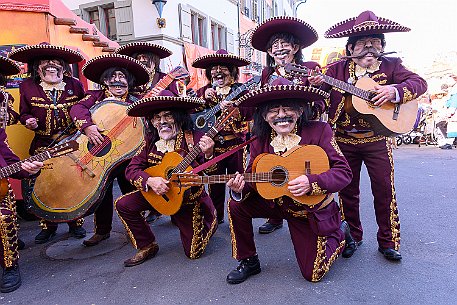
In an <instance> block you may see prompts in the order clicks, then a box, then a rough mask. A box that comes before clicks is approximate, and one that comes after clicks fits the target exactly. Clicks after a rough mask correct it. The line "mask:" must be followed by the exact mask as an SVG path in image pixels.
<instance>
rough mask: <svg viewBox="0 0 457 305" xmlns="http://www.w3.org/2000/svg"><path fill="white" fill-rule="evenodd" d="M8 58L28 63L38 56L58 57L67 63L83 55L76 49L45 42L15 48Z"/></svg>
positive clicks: (80, 59)
mask: <svg viewBox="0 0 457 305" xmlns="http://www.w3.org/2000/svg"><path fill="white" fill-rule="evenodd" d="M8 58H11V59H14V60H16V61H20V62H23V63H30V62H32V61H34V60H35V59H40V58H60V59H62V60H63V61H65V62H66V63H68V64H74V63H77V62H80V61H82V60H84V57H83V56H82V55H81V53H79V52H78V51H75V50H72V49H69V48H65V47H61V46H55V45H51V44H49V43H47V42H42V43H40V44H35V45H30V46H25V47H22V48H19V49H16V50H14V51H12V52H10V53H9V54H8Z"/></svg>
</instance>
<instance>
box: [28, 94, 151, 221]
mask: <svg viewBox="0 0 457 305" xmlns="http://www.w3.org/2000/svg"><path fill="white" fill-rule="evenodd" d="M127 106H128V104H126V103H123V102H120V101H114V100H113V101H105V102H101V103H99V104H96V105H94V106H93V107H92V108H91V113H92V120H93V122H94V123H95V124H96V125H97V126H98V127H100V128H101V129H103V130H104V131H103V132H101V133H102V134H103V135H104V136H105V140H106V141H107V143H108V144H107V145H106V146H104V148H103V149H99V150H100V151H99V152H95V153H94V150H92V152H93V154H92V153H91V152H89V150H90V149H91V148H92V144H90V143H89V141H88V138H87V136H86V135H85V134H82V133H80V132H78V133H76V134H75V135H73V136H71V137H70V138H67V139H66V140H68V139H70V140H76V141H77V142H78V144H79V149H78V150H76V151H75V152H73V153H71V154H68V155H67V156H62V157H58V158H53V159H51V160H49V161H47V162H45V166H46V167H47V168H46V169H44V170H42V172H41V174H40V175H39V176H38V177H37V178H36V179H35V180H34V181H31V182H27V181H26V180H23V189H24V191H25V192H26V194H28V196H25V197H26V198H27V200H26V201H27V207H28V209H29V210H30V211H31V212H32V213H34V214H36V215H37V216H38V217H41V218H44V219H46V220H51V221H55V222H59V221H68V220H74V219H77V218H80V217H82V216H84V215H87V214H89V213H91V212H93V211H94V210H95V208H96V207H97V204H98V203H99V202H100V200H101V198H102V197H103V195H104V194H105V191H106V186H107V185H108V182H109V181H108V176H109V174H110V173H111V172H112V170H113V169H115V168H116V166H117V165H118V164H120V163H121V162H123V161H125V160H127V159H130V158H132V157H133V156H134V154H135V153H136V152H137V151H138V149H139V148H140V146H141V144H142V142H143V140H144V126H143V123H142V121H141V120H140V119H139V118H133V117H128V116H127V115H126V109H127Z"/></svg>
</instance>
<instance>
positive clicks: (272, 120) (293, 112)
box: [264, 105, 303, 136]
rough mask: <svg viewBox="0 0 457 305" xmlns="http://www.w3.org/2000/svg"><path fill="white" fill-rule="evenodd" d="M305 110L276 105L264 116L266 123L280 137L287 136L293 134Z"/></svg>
mask: <svg viewBox="0 0 457 305" xmlns="http://www.w3.org/2000/svg"><path fill="white" fill-rule="evenodd" d="M302 114H303V110H301V109H300V110H297V109H295V108H292V107H289V106H283V105H275V106H272V107H270V108H269V109H268V110H267V113H266V114H265V116H264V119H265V121H267V123H268V124H269V125H270V127H271V128H273V130H274V131H276V133H277V134H278V135H282V136H286V135H288V134H289V133H291V132H292V130H293V129H294V128H295V125H297V121H298V118H299V117H300V116H301V115H302Z"/></svg>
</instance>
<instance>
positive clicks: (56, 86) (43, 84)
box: [40, 81, 66, 91]
mask: <svg viewBox="0 0 457 305" xmlns="http://www.w3.org/2000/svg"><path fill="white" fill-rule="evenodd" d="M65 85H66V84H65V82H63V81H62V82H60V83H58V84H48V83H46V82H43V81H42V82H41V83H40V86H41V88H43V90H44V91H52V90H57V91H64V90H65Z"/></svg>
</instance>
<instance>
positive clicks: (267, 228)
mask: <svg viewBox="0 0 457 305" xmlns="http://www.w3.org/2000/svg"><path fill="white" fill-rule="evenodd" d="M281 228H282V220H281V223H278V224H274V223H271V222H269V220H268V221H267V222H265V223H264V224H263V225H261V226H260V227H259V233H260V234H270V233H273V231H275V230H278V229H281Z"/></svg>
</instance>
